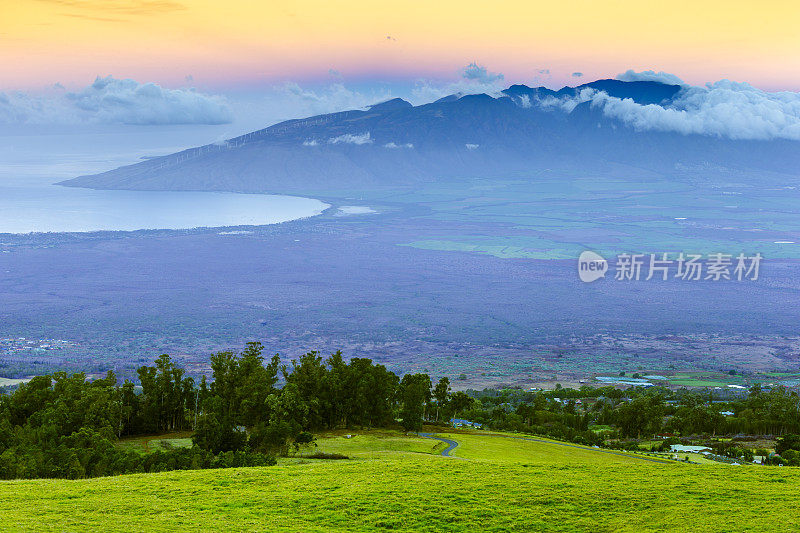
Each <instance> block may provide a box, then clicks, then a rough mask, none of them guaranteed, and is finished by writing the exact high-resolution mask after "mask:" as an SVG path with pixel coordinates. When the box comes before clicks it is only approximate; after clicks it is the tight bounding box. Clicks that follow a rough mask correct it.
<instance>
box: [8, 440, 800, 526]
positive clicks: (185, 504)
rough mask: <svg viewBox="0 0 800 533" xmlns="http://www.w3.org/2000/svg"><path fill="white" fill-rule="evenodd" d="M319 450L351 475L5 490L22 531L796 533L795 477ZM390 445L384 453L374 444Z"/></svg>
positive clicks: (606, 460)
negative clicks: (340, 456)
mask: <svg viewBox="0 0 800 533" xmlns="http://www.w3.org/2000/svg"><path fill="white" fill-rule="evenodd" d="M449 438H453V439H454V440H457V441H458V442H459V447H457V448H456V449H455V451H454V455H455V456H456V457H458V458H448V457H442V456H441V455H437V454H438V453H439V451H440V450H441V449H442V447H443V446H442V443H440V442H438V441H433V440H429V439H421V438H417V437H411V438H408V439H406V438H405V437H403V436H402V435H399V434H391V433H386V432H384V433H375V434H368V435H363V434H362V435H356V436H355V437H353V438H350V439H347V438H345V437H344V436H331V437H328V438H322V439H320V447H319V448H320V450H321V451H337V452H339V453H349V455H350V456H351V459H350V460H347V461H327V462H326V461H310V460H305V459H302V458H296V459H294V460H293V461H289V462H285V463H283V464H280V465H278V466H275V467H265V468H249V469H247V468H245V469H230V470H206V471H184V472H169V473H162V474H149V475H131V476H119V477H109V478H99V479H92V480H83V481H63V480H34V481H13V482H3V483H0V520H1V521H2V523H3V525H4V529H9V528H11V529H19V530H36V531H42V530H60V531H61V530H68V531H73V530H89V529H91V530H104V531H122V530H124V531H131V530H134V531H144V530H147V531H154V530H167V529H170V530H188V529H199V530H217V531H219V530H233V531H248V530H259V531H265V530H266V531H330V530H344V531H355V530H380V529H401V530H407V529H416V530H430V531H463V530H467V529H471V530H489V531H501V530H527V531H530V530H544V531H573V530H576V529H578V530H594V531H610V530H622V531H647V530H665V529H667V530H679V529H680V530H686V529H691V530H693V531H720V530H733V529H738V530H769V529H775V528H777V527H781V528H782V529H787V530H791V529H796V528H798V527H800V516H798V515H797V513H795V512H794V509H795V508H796V507H797V505H798V500H800V497H798V495H797V494H796V491H795V490H794V487H796V486H797V483H798V482H800V471H797V470H796V469H793V468H764V467H753V466H748V467H731V466H725V465H719V466H700V465H684V464H678V463H666V464H663V463H651V462H646V461H643V460H641V458H638V457H636V456H627V455H625V454H623V455H610V454H604V453H602V452H600V451H598V450H593V449H590V448H571V447H566V446H561V445H559V444H556V443H548V442H533V441H520V440H519V439H513V438H507V437H502V436H492V435H480V434H469V435H468V434H463V433H453V434H451V435H449ZM384 441H385V443H386V445H385V446H384V444H383V442H384Z"/></svg>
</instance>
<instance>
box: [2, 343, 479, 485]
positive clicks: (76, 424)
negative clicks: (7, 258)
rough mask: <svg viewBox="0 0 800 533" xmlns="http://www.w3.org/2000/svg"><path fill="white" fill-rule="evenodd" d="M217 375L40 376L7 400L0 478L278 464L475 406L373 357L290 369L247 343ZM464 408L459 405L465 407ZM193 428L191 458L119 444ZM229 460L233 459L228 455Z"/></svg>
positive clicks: (149, 369)
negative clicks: (293, 455)
mask: <svg viewBox="0 0 800 533" xmlns="http://www.w3.org/2000/svg"><path fill="white" fill-rule="evenodd" d="M211 368H212V372H213V377H212V380H210V382H209V381H208V380H206V378H205V377H203V378H202V379H201V380H200V382H199V383H195V380H194V379H192V378H190V377H187V376H186V375H185V371H184V369H182V368H179V367H178V366H177V365H175V364H174V363H173V361H172V360H171V359H170V357H169V356H167V355H162V356H161V357H159V358H158V359H157V360H156V361H155V364H154V365H153V366H144V367H142V368H140V369H139V370H138V372H137V373H138V376H139V382H140V385H139V386H138V387H137V386H136V385H135V384H134V383H132V382H130V381H125V382H124V383H122V384H118V382H117V381H118V380H117V378H116V376H115V375H114V374H113V372H109V373H108V374H107V376H106V377H105V378H103V379H97V380H94V381H90V380H87V379H86V376H85V375H84V374H82V373H78V374H72V375H67V374H66V373H64V372H56V373H54V374H52V375H48V376H38V377H35V378H33V379H32V380H31V381H30V382H28V383H25V384H23V385H20V386H19V387H18V388H16V389H15V390H14V391H11V392H8V393H6V394H2V395H0V463H2V464H0V477H3V478H33V477H66V478H76V477H92V476H101V475H111V474H120V473H127V472H150V471H158V470H163V469H181V468H214V467H221V466H229V465H230V466H237V465H245V464H270V463H274V455H275V454H285V453H287V452H288V451H289V450H290V449H291V448H292V447H294V448H295V449H299V448H300V447H301V446H304V445H308V444H310V443H312V442H313V435H311V433H309V432H310V431H319V430H323V429H328V428H335V427H384V426H387V425H393V424H396V423H397V422H398V421H399V422H401V423H402V424H403V426H404V427H405V428H406V429H408V430H414V429H419V428H421V426H422V422H423V420H424V419H428V418H431V416H434V415H433V413H435V416H434V419H435V418H438V417H439V416H443V415H446V414H447V415H448V416H449V414H448V413H449V412H450V411H448V412H447V413H445V407H444V406H445V404H447V405H452V406H455V407H458V406H459V405H461V404H463V403H464V402H465V401H471V399H470V398H468V397H466V395H464V393H457V394H456V395H453V397H452V398H451V397H450V394H449V383H448V382H447V380H446V379H444V380H442V381H440V383H439V384H438V385H437V387H435V388H433V390H432V387H431V379H430V377H429V376H427V375H425V374H409V375H406V376H404V377H403V379H402V380H400V378H399V377H398V376H397V375H396V374H394V373H392V372H390V371H388V370H387V369H386V368H385V367H384V366H382V365H376V364H373V362H372V361H371V360H369V359H360V358H353V359H351V360H350V361H349V362H346V361H345V360H344V359H343V357H342V354H341V353H340V352H336V353H335V354H333V355H331V356H330V357H328V358H327V359H325V360H323V358H322V357H321V356H320V354H319V353H317V352H310V353H307V354H305V355H304V356H302V357H301V358H300V359H299V360H297V361H292V363H291V365H289V366H286V365H282V364H281V361H280V359H279V357H278V356H274V357H272V358H271V359H270V360H269V361H266V362H265V361H264V358H263V348H262V346H261V345H260V344H258V343H250V344H248V345H247V348H246V349H245V350H244V351H243V352H242V353H238V354H237V353H233V352H221V353H217V354H214V355H212V356H211ZM437 398H438V401H437ZM459 402H461V404H459ZM190 429H191V430H194V434H193V441H194V445H195V446H194V447H193V448H192V449H191V451H186V450H180V449H179V450H166V451H163V452H159V454H158V455H155V456H152V455H146V456H143V455H142V454H139V453H136V452H132V451H126V450H124V449H122V448H120V447H119V446H117V441H118V439H120V438H122V437H126V436H136V435H149V434H157V433H163V432H167V431H181V430H190ZM231 454H233V455H231Z"/></svg>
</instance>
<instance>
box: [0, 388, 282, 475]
mask: <svg viewBox="0 0 800 533" xmlns="http://www.w3.org/2000/svg"><path fill="white" fill-rule="evenodd" d="M179 381H181V380H179ZM148 387H149V386H148ZM148 390H149V392H150V393H151V396H149V397H148V396H147V395H146V394H143V393H136V392H135V389H134V387H133V385H132V384H131V383H129V382H127V383H125V384H123V385H122V386H118V384H117V378H116V376H114V374H113V372H109V373H108V374H107V376H106V377H105V378H103V379H98V380H95V381H88V380H87V379H86V376H85V375H84V374H81V373H78V374H73V375H67V374H66V373H63V372H56V373H55V374H53V375H50V376H37V377H35V378H33V379H32V380H31V381H30V382H29V383H26V384H24V385H21V386H20V387H18V388H17V389H16V390H15V391H14V392H12V393H9V394H4V395H2V396H0V478H3V479H13V478H45V477H47V478H50V477H58V478H70V479H76V478H83V477H95V476H106V475H114V474H125V473H135V472H158V471H163V470H175V469H189V468H194V469H198V468H222V467H227V466H246V465H268V464H274V463H275V458H274V457H270V456H267V455H264V454H256V453H251V452H249V451H241V452H239V453H237V454H233V453H228V454H217V455H215V454H214V453H212V452H211V451H208V450H203V449H202V448H190V449H173V450H164V451H159V452H157V453H154V454H146V455H144V454H141V453H137V452H135V451H132V450H125V449H124V448H121V447H119V446H118V445H117V441H118V438H119V436H120V435H121V434H123V433H124V434H131V432H132V430H133V428H136V427H143V428H157V429H163V428H165V427H167V428H170V429H171V428H175V427H180V426H175V425H171V424H173V423H174V420H175V419H173V422H170V421H169V420H170V419H169V416H167V415H168V414H169V413H170V412H172V410H173V407H172V405H171V404H170V403H169V401H168V396H166V395H165V396H163V398H160V399H159V398H157V397H155V396H152V393H153V390H152V389H148ZM159 390H161V389H159ZM163 390H167V389H163ZM159 402H161V403H159ZM154 404H156V405H159V407H158V408H154V407H153V405H154ZM149 412H152V417H153V418H152V420H150V419H147V417H146V415H145V414H144V413H149ZM182 416H185V413H183V414H182ZM137 424H143V425H141V426H137ZM161 424H168V425H166V426H165V425H161Z"/></svg>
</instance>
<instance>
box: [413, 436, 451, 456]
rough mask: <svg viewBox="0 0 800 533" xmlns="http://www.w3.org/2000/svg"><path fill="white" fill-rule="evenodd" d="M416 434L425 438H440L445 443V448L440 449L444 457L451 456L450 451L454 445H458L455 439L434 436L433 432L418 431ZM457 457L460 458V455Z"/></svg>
mask: <svg viewBox="0 0 800 533" xmlns="http://www.w3.org/2000/svg"><path fill="white" fill-rule="evenodd" d="M418 435H419V436H420V437H425V438H426V439H432V440H440V441H442V442H444V443H445V444H447V448H445V449H444V450H442V455H444V456H445V457H453V456H452V455H450V452H452V451H453V450H455V449H456V446H458V443H457V442H456V441H454V440H451V439H445V438H443V437H435V436H434V435H433V433H418ZM457 459H460V457H458V458H457Z"/></svg>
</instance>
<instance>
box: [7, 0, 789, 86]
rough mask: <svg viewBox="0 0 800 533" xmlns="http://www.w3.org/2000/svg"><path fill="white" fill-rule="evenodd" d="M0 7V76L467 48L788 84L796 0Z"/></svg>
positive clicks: (601, 71)
mask: <svg viewBox="0 0 800 533" xmlns="http://www.w3.org/2000/svg"><path fill="white" fill-rule="evenodd" d="M656 6H657V7H656ZM0 15H1V16H0V65H2V66H0V89H15V88H32V87H40V86H43V85H47V84H52V83H54V82H56V81H58V82H61V83H63V84H65V85H68V86H70V85H73V86H83V85H86V84H87V83H88V82H90V81H91V80H93V79H94V77H95V76H96V75H107V74H112V75H114V76H116V77H131V78H135V79H137V80H140V81H155V82H159V83H162V84H165V85H182V84H185V81H184V78H185V77H186V76H187V75H192V76H193V78H194V80H195V82H196V83H197V84H199V85H204V86H210V87H235V86H237V85H243V84H254V83H265V82H270V81H274V80H285V79H293V80H309V79H324V78H325V77H326V76H328V70H329V69H335V70H337V71H339V72H341V73H342V74H343V75H344V76H345V78H350V79H352V78H357V77H358V78H363V79H376V80H377V79H385V78H388V77H399V78H416V77H449V76H452V75H453V74H454V73H455V72H456V70H457V69H458V68H459V67H461V66H463V65H465V64H467V63H469V62H471V61H477V62H478V63H481V64H484V65H486V66H487V67H489V69H490V70H491V71H495V72H502V73H503V74H505V76H506V79H507V80H508V81H509V82H516V81H522V82H524V81H530V80H532V79H533V77H534V75H535V73H536V71H537V70H539V69H550V71H551V72H552V74H553V79H552V80H551V83H550V84H551V85H560V84H562V83H565V82H568V81H570V73H571V72H573V71H580V72H583V73H584V74H585V78H584V79H595V78H599V77H610V76H614V75H615V74H617V73H618V72H622V71H624V70H627V69H628V68H633V69H635V70H645V69H655V70H664V71H667V72H672V73H675V74H677V75H679V76H680V77H682V78H683V79H685V80H686V81H689V82H692V83H702V82H705V81H715V80H718V79H721V78H730V79H735V80H738V81H749V82H751V83H753V84H754V85H757V86H759V87H762V88H765V89H792V90H798V89H800V37H798V29H797V23H798V21H800V2H796V1H785V0H765V1H761V2H749V1H748V2H745V1H737V0H727V1H720V0H708V1H692V2H689V1H682V0H674V1H672V2H670V3H660V4H653V3H648V2H642V1H641V0H635V1H632V0H608V1H605V2H601V1H596V0H594V1H589V0H561V1H558V2H556V1H553V0H548V1H546V2H537V1H530V0H527V1H522V2H515V1H508V2H503V1H495V2H487V1H485V0H481V1H470V0H460V1H454V0H438V1H436V2H431V1H425V2H417V1H413V2H396V1H391V0H386V1H374V0H373V1H369V2H367V1H358V0H338V1H330V0H328V1H318V0H295V1H279V2H278V1H272V0H261V1H255V0H226V1H224V2H221V1H210V0H0Z"/></svg>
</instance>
